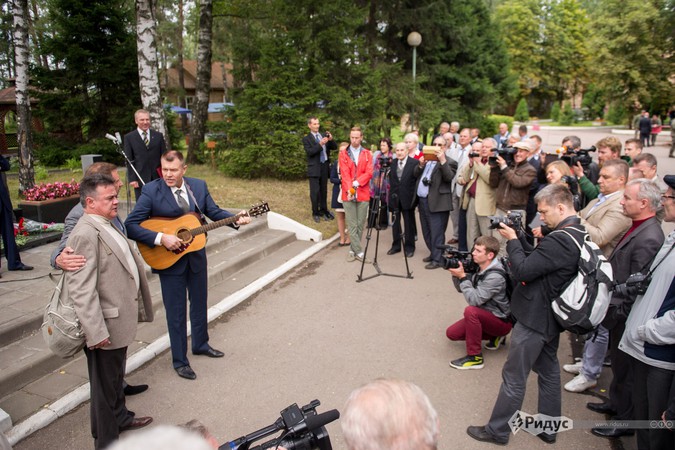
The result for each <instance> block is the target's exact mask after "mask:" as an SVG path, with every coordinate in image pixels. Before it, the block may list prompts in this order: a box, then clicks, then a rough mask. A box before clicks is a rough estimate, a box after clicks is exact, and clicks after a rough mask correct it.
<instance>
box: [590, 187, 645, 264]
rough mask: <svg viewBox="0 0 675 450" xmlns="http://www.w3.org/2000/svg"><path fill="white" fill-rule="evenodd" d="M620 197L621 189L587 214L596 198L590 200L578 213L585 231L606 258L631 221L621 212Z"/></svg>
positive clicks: (621, 195)
mask: <svg viewBox="0 0 675 450" xmlns="http://www.w3.org/2000/svg"><path fill="white" fill-rule="evenodd" d="M622 198H623V190H621V191H619V192H616V193H615V194H614V195H612V196H611V197H610V198H609V200H607V201H605V202H604V203H603V204H602V205H600V206H598V207H597V208H595V209H594V210H593V212H591V214H590V215H589V214H588V211H590V210H591V209H592V208H593V205H595V204H596V203H598V199H597V198H596V199H594V200H591V202H590V203H589V204H588V205H586V207H585V208H584V209H582V210H581V212H580V213H579V215H580V216H581V224H582V225H583V226H584V227H586V231H588V234H589V235H590V236H591V241H593V242H595V243H596V244H598V247H600V250H602V254H603V255H605V256H606V257H607V258H609V255H611V254H612V251H613V250H614V248H615V247H616V244H618V243H619V240H620V239H621V237H622V236H623V235H624V234H626V231H628V229H629V228H630V226H631V225H632V223H633V221H632V220H631V219H630V217H628V216H626V215H625V214H624V213H623V207H622V206H621V203H620V202H621V199H622ZM586 216H588V217H586Z"/></svg>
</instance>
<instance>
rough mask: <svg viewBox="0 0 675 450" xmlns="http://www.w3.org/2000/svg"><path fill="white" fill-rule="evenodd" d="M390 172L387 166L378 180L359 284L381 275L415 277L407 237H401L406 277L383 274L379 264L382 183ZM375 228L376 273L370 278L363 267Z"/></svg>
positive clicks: (385, 226)
mask: <svg viewBox="0 0 675 450" xmlns="http://www.w3.org/2000/svg"><path fill="white" fill-rule="evenodd" d="M389 170H390V168H389V167H388V166H387V167H383V168H382V170H381V171H380V177H379V179H378V183H379V184H378V186H380V190H379V193H378V194H377V196H375V198H374V201H372V202H371V205H370V211H369V214H368V218H367V219H366V220H367V221H368V222H367V225H368V232H367V233H366V248H365V249H364V250H363V260H362V261H361V271H360V272H359V274H358V276H357V279H356V282H357V283H360V282H361V281H366V280H370V279H371V278H375V277H379V276H380V275H383V276H387V277H397V278H409V279H412V277H413V276H412V272H411V271H410V267H409V265H408V256H407V255H406V252H405V237H404V236H401V246H402V247H403V252H402V253H403V259H404V261H405V270H406V274H405V275H396V274H392V273H385V272H382V270H381V269H380V265H379V264H378V262H377V251H378V249H379V247H380V230H381V229H382V226H381V225H380V223H381V221H382V219H383V218H382V217H381V214H383V212H382V208H381V205H382V197H383V196H384V189H382V182H383V181H384V180H385V179H386V178H387V177H388V176H389ZM384 214H385V217H384V221H385V225H384V229H386V228H387V225H386V222H387V220H388V217H386V215H387V212H386V210H385V212H384ZM398 220H401V217H400V215H399V218H398ZM406 225H407V224H406ZM373 228H374V229H375V231H376V233H377V234H376V238H375V256H374V257H373V267H374V268H375V271H376V273H375V274H373V275H370V276H368V277H364V276H363V267H364V266H365V264H366V257H367V255H368V247H369V246H370V239H371V237H372V234H373Z"/></svg>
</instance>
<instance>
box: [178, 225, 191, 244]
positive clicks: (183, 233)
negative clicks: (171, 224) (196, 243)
mask: <svg viewBox="0 0 675 450" xmlns="http://www.w3.org/2000/svg"><path fill="white" fill-rule="evenodd" d="M176 237H177V238H178V239H180V240H181V241H182V242H183V244H189V243H190V242H192V233H190V230H188V229H187V228H183V229H181V230H178V232H177V233H176Z"/></svg>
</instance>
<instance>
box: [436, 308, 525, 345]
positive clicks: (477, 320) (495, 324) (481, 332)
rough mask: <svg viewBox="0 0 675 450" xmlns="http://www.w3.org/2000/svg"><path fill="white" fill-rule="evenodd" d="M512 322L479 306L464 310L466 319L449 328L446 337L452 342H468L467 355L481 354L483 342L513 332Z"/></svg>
mask: <svg viewBox="0 0 675 450" xmlns="http://www.w3.org/2000/svg"><path fill="white" fill-rule="evenodd" d="M511 327H512V325H511V322H509V321H508V320H503V319H500V318H498V317H497V316H495V315H494V314H492V313H491V312H490V311H487V310H485V309H483V308H479V307H477V306H467V307H466V308H464V318H463V319H460V320H458V321H457V322H455V323H453V324H452V325H450V326H449V327H448V329H447V330H446V331H445V335H446V336H448V339H450V340H451V341H463V340H466V354H467V355H469V356H475V355H480V354H481V340H488V339H492V338H494V337H497V336H506V335H507V334H509V332H510V331H511Z"/></svg>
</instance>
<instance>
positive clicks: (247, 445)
mask: <svg viewBox="0 0 675 450" xmlns="http://www.w3.org/2000/svg"><path fill="white" fill-rule="evenodd" d="M320 404H321V402H319V401H318V400H312V401H311V402H310V403H309V404H308V405H305V406H303V407H302V408H299V407H298V404H297V403H293V404H292V405H291V406H289V407H288V408H286V409H284V410H283V411H281V413H280V414H281V417H280V418H278V419H277V420H276V421H275V422H274V423H273V424H272V425H269V426H266V427H265V428H261V429H260V430H258V431H254V432H253V433H251V434H247V435H246V436H242V437H240V438H237V439H235V440H234V441H230V442H226V443H224V444H223V445H221V446H220V447H218V450H264V449H274V448H276V447H285V448H287V449H288V450H317V449H318V450H332V449H333V447H332V446H331V443H330V437H329V436H328V431H326V428H325V425H327V424H329V423H331V422H333V421H334V420H337V419H338V418H340V413H339V412H338V410H337V409H331V410H330V411H326V412H324V413H321V414H317V412H316V407H317V406H319V405H320ZM277 431H281V432H282V433H281V435H279V437H277V438H274V439H271V440H269V441H267V442H265V443H263V444H260V445H258V446H255V447H251V443H253V442H254V441H257V440H259V439H262V438H264V437H267V436H269V435H270V434H274V433H276V432H277Z"/></svg>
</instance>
